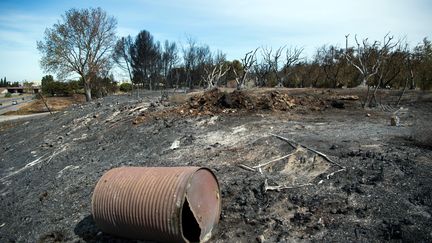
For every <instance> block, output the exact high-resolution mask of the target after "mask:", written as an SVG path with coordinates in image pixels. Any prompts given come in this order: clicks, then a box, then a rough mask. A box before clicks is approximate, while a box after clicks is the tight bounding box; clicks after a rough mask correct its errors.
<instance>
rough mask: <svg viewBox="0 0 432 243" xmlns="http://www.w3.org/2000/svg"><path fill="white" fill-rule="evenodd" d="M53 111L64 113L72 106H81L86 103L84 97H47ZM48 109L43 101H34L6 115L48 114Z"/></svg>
mask: <svg viewBox="0 0 432 243" xmlns="http://www.w3.org/2000/svg"><path fill="white" fill-rule="evenodd" d="M45 100H46V102H47V104H48V106H49V108H50V109H51V111H62V110H65V109H66V108H68V107H69V106H71V105H72V104H81V103H84V102H85V96H84V95H74V96H72V97H46V98H45ZM47 111H48V109H47V108H46V107H45V104H44V103H43V101H42V100H41V99H38V100H34V101H32V102H30V103H27V104H24V105H23V106H22V107H21V108H20V109H19V110H17V111H10V112H7V113H5V115H28V114H34V113H41V112H47Z"/></svg>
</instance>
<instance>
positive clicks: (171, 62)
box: [162, 40, 179, 85]
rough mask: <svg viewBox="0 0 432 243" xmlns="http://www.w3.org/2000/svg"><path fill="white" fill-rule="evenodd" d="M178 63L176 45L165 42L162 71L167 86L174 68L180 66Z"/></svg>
mask: <svg viewBox="0 0 432 243" xmlns="http://www.w3.org/2000/svg"><path fill="white" fill-rule="evenodd" d="M178 62H179V56H178V49H177V45H176V43H175V42H169V41H168V40H166V41H165V42H164V50H163V53H162V66H163V68H162V70H163V76H164V79H165V85H168V80H169V77H168V75H169V74H170V73H171V70H172V69H173V68H174V66H175V65H177V64H178Z"/></svg>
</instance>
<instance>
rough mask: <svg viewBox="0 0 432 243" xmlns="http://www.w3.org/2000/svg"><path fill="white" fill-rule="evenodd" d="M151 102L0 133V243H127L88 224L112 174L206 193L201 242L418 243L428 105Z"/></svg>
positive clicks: (345, 100) (231, 95)
mask: <svg viewBox="0 0 432 243" xmlns="http://www.w3.org/2000/svg"><path fill="white" fill-rule="evenodd" d="M159 94H160V93H158V92H148V93H146V94H144V96H141V97H144V98H141V99H136V98H133V97H131V96H127V95H124V96H111V97H107V98H104V99H99V100H96V101H93V102H90V103H87V104H84V105H73V106H72V107H70V108H69V109H67V110H65V111H61V112H58V113H55V114H54V115H51V116H46V117H38V118H34V119H31V120H25V121H15V122H11V123H8V124H0V127H1V130H0V139H1V141H2V145H1V148H0V149H1V150H0V155H1V156H0V159H1V162H0V207H1V208H2V210H1V211H0V242H29V241H30V242H35V241H39V242H106V241H117V242H122V241H125V242H127V240H123V239H118V238H115V237H112V236H110V235H108V234H105V233H102V232H100V230H99V229H98V228H97V227H96V226H95V224H94V222H93V219H92V217H91V208H90V200H91V195H92V190H93V188H94V186H95V184H96V183H97V180H98V179H99V178H100V177H101V176H102V174H103V173H104V172H106V171H107V170H109V169H111V168H115V167H119V166H182V165H185V166H186V165H195V166H205V167H208V168H211V169H212V170H213V171H214V172H215V174H216V176H217V178H218V180H219V183H220V186H221V194H222V205H223V208H222V214H221V218H220V222H219V225H218V226H217V228H216V229H215V232H214V234H213V237H212V239H211V241H212V242H263V241H267V242H284V241H289V242H291V241H304V240H306V241H326V242H327V241H337V242H350V241H363V242H371V241H395V242H400V241H408V242H430V241H432V234H431V232H432V218H431V215H432V162H431V161H432V151H431V149H430V147H428V146H423V145H421V144H418V142H416V137H415V134H416V132H415V131H417V130H419V129H430V128H429V127H426V128H419V126H430V120H431V119H432V109H431V104H432V102H431V101H432V99H431V94H430V93H421V92H417V91H412V92H411V91H410V92H408V93H407V94H406V96H405V98H404V100H403V101H402V106H403V107H404V108H403V109H399V110H397V108H395V107H392V106H389V105H385V106H381V107H375V108H371V109H367V110H365V109H362V108H361V105H360V101H359V97H360V98H361V97H362V95H363V91H361V90H360V91H359V90H320V89H299V90H291V89H270V90H248V91H234V92H222V91H220V90H211V91H208V92H204V93H203V92H201V93H197V94H194V95H190V96H189V97H188V98H187V99H185V102H183V103H182V104H179V105H174V104H173V103H172V102H170V101H169V100H160V95H159ZM397 94H398V92H396V91H388V92H387V93H385V95H383V97H384V98H383V100H382V102H383V104H393V103H394V102H395V101H397ZM394 112H396V113H397V115H398V117H399V118H400V124H399V126H390V117H391V116H392V115H393V114H394ZM425 124H426V125H425ZM273 134H275V135H279V136H282V137H284V138H288V139H289V140H292V141H294V142H296V145H297V144H301V145H304V146H305V147H308V148H312V149H314V150H317V151H320V152H322V153H324V154H326V155H327V156H328V157H329V158H330V159H331V160H332V161H334V162H336V163H337V164H336V163H331V162H329V161H327V160H326V159H324V158H323V157H322V156H320V155H318V154H317V153H315V152H313V151H311V150H308V149H306V148H305V147H302V146H298V147H297V146H296V147H293V146H291V145H290V144H289V143H287V142H286V141H283V140H281V139H278V138H277V137H276V136H274V135H273ZM173 143H175V144H176V145H178V146H172V144H173ZM288 154H290V155H289V156H286V157H285V158H284V159H281V160H276V161H275V162H272V163H269V164H268V165H265V166H261V165H263V164H265V163H267V162H269V161H272V160H275V159H277V158H280V157H282V156H285V155H288ZM241 166H243V167H241ZM244 166H246V167H252V168H253V167H255V168H258V167H259V168H261V170H260V171H259V170H258V169H256V171H250V170H246V169H244ZM257 166H258V167H257ZM283 186H286V187H288V188H285V189H283V188H281V187H283ZM277 187H279V188H281V189H279V190H276V189H275V190H273V189H271V188H277Z"/></svg>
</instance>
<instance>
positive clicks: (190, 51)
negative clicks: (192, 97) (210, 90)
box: [182, 37, 197, 88]
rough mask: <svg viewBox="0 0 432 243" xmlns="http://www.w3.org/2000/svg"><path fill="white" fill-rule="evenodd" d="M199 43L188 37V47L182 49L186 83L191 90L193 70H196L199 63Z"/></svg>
mask: <svg viewBox="0 0 432 243" xmlns="http://www.w3.org/2000/svg"><path fill="white" fill-rule="evenodd" d="M196 49H197V43H196V40H195V39H193V38H191V37H188V38H187V46H186V47H182V51H183V65H184V68H185V72H186V83H187V85H188V86H189V88H192V86H193V85H192V70H193V69H194V68H195V66H196V63H197V57H196Z"/></svg>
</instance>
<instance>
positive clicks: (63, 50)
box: [37, 8, 117, 101]
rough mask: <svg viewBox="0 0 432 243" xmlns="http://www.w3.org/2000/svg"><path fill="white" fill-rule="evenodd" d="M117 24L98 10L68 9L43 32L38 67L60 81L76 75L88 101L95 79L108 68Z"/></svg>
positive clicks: (113, 19) (39, 43)
mask: <svg viewBox="0 0 432 243" xmlns="http://www.w3.org/2000/svg"><path fill="white" fill-rule="evenodd" d="M116 27H117V21H116V20H115V18H114V17H111V16H108V15H107V13H106V12H105V11H103V10H102V9H101V8H96V9H93V8H90V9H79V10H78V9H70V10H68V11H66V13H65V15H63V16H62V20H61V21H59V22H58V23H57V24H54V25H53V27H52V28H47V29H46V30H45V38H44V41H38V42H37V48H38V50H39V51H40V53H41V54H42V58H41V66H42V68H43V69H44V70H45V71H47V72H55V73H57V75H58V76H60V77H67V76H70V75H71V74H74V73H75V74H78V75H79V76H80V77H81V78H82V80H83V81H84V89H85V94H86V100H87V101H90V100H91V98H92V97H91V84H92V82H93V81H94V79H95V77H96V76H97V75H98V74H99V73H100V72H101V71H103V70H107V69H109V68H110V66H111V57H112V55H111V53H112V51H113V49H114V46H115V44H116V36H115V32H116Z"/></svg>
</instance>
